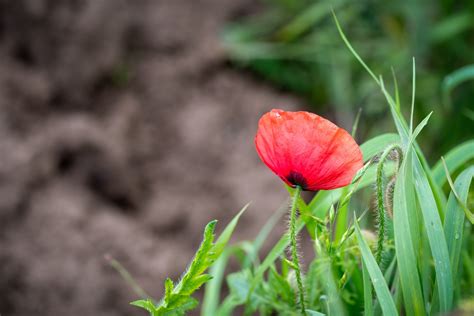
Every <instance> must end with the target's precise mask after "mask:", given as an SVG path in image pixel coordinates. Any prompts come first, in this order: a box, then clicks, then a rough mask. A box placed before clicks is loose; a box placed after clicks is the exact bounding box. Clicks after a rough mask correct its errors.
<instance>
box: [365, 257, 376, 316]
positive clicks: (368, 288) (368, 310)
mask: <svg viewBox="0 0 474 316" xmlns="http://www.w3.org/2000/svg"><path fill="white" fill-rule="evenodd" d="M362 278H363V281H364V316H373V315H374V307H373V305H372V283H371V282H370V276H369V271H367V267H366V265H365V263H364V262H362Z"/></svg>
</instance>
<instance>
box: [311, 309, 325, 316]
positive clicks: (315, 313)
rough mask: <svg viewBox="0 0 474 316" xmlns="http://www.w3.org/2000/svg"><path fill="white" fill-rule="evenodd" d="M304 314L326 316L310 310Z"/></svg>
mask: <svg viewBox="0 0 474 316" xmlns="http://www.w3.org/2000/svg"><path fill="white" fill-rule="evenodd" d="M306 314H308V315H309V316H325V315H326V314H323V313H320V312H317V311H313V310H312V309H307V310H306Z"/></svg>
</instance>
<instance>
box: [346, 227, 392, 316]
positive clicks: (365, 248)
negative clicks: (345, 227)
mask: <svg viewBox="0 0 474 316" xmlns="http://www.w3.org/2000/svg"><path fill="white" fill-rule="evenodd" d="M355 232H356V235H357V241H358V242H359V247H360V251H361V253H362V259H363V260H364V266H365V267H366V268H367V272H368V273H369V276H370V279H371V281H372V284H373V286H374V290H375V293H376V294H377V298H378V300H379V303H380V306H381V307H382V311H383V314H384V315H394V316H397V315H398V312H397V308H396V307H395V303H394V301H393V298H392V296H391V294H390V290H389V289H388V286H387V283H386V282H385V278H384V276H383V274H382V271H380V268H379V266H378V265H377V262H376V261H375V258H374V256H373V255H372V252H371V251H370V248H369V245H367V242H366V241H365V239H364V237H363V236H362V233H361V231H360V227H359V224H358V221H355ZM364 293H365V291H364ZM364 299H365V300H367V299H368V300H369V301H371V300H372V299H371V297H369V298H367V297H365V298H364ZM370 303H371V302H370ZM365 306H366V307H367V302H366V305H365ZM369 310H370V308H369Z"/></svg>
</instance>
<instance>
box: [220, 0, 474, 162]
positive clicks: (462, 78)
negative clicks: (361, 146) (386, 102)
mask: <svg viewBox="0 0 474 316" xmlns="http://www.w3.org/2000/svg"><path fill="white" fill-rule="evenodd" d="M262 2H264V7H263V10H260V11H258V14H256V15H254V16H250V17H245V18H241V19H240V20H238V21H236V22H234V23H232V24H229V25H228V27H227V28H226V29H225V30H224V32H223V36H222V37H223V42H224V44H225V47H226V48H227V51H228V53H229V55H230V57H231V59H232V60H234V61H235V63H236V64H237V65H241V66H243V67H247V68H250V69H251V70H253V71H254V72H255V73H257V74H259V75H260V76H262V77H263V78H265V79H267V80H269V81H271V82H273V83H274V84H275V85H277V86H279V87H283V88H285V89H288V90H291V91H293V92H296V93H298V94H300V95H302V96H304V97H306V99H307V100H308V101H309V103H310V104H311V105H312V106H314V107H315V108H317V111H318V112H319V113H324V112H326V111H329V112H330V113H333V114H335V116H336V118H338V119H339V121H341V122H344V123H346V124H348V122H350V118H351V116H352V115H353V114H352V113H356V112H357V108H359V107H361V105H363V108H364V111H363V119H365V120H368V121H370V122H374V123H375V122H377V123H375V124H373V123H372V124H362V125H361V131H362V133H363V135H368V134H371V135H374V134H376V133H377V132H378V131H380V130H385V126H386V124H387V123H389V122H388V120H387V119H388V117H387V116H386V115H385V114H386V113H387V108H386V107H384V106H383V102H381V101H382V98H381V97H383V95H380V94H378V93H377V91H376V89H375V88H374V86H373V85H372V82H371V80H370V78H369V77H367V76H366V74H365V73H364V72H363V71H361V69H360V68H359V67H358V65H357V62H356V61H355V60H354V59H353V58H351V56H350V55H348V54H347V53H346V52H345V51H344V47H342V46H341V45H340V39H339V37H338V35H337V30H336V29H335V28H334V22H333V20H332V17H331V8H332V9H334V11H335V12H337V15H338V17H339V19H340V21H341V22H342V23H343V24H344V25H345V29H346V33H347V36H348V37H349V38H350V39H351V42H352V43H353V44H354V47H357V49H358V51H360V52H361V53H362V54H363V56H364V59H365V60H367V61H368V62H369V63H370V64H371V65H374V67H375V68H374V73H376V74H379V73H381V74H387V75H391V67H392V66H393V65H398V67H400V66H401V67H402V70H404V71H402V72H401V73H400V74H399V75H400V77H401V80H400V85H399V87H398V89H399V90H400V91H409V90H410V89H411V87H412V85H411V83H410V79H411V78H410V73H409V71H406V70H408V69H409V68H410V67H411V65H410V64H409V61H410V59H411V58H412V56H414V57H415V58H416V59H417V60H418V61H419V62H418V64H417V66H418V73H419V74H421V75H422V76H420V78H419V79H418V83H417V95H416V99H415V103H416V106H417V108H418V109H419V110H420V112H419V113H418V114H419V115H420V117H421V115H423V114H422V113H424V112H427V111H428V110H429V109H430V108H431V107H435V109H436V112H437V113H442V114H443V116H441V117H442V118H448V119H447V120H446V119H441V118H435V119H433V121H432V122H431V125H430V126H431V127H430V129H429V130H427V131H425V133H424V134H425V135H422V137H423V138H422V140H423V144H426V145H425V147H426V148H430V149H431V150H432V151H433V153H436V154H441V153H443V152H445V151H446V150H448V149H449V148H451V147H453V145H454V144H455V143H457V142H459V141H464V140H467V139H469V138H472V137H474V130H473V129H467V128H465V127H466V126H468V125H469V124H471V125H472V117H474V114H473V112H472V106H471V105H472V99H473V98H474V80H473V78H474V66H473V65H474V54H472V51H473V44H472V43H473V42H472V31H473V29H474V3H473V2H472V1H468V0H462V1H450V0H436V1H412V0H399V1H391V2H390V3H387V1H383V0H375V1H368V0H361V1H349V0H321V1H314V0H286V1H281V0H266V1H262ZM394 84H395V83H394ZM402 98H403V96H402ZM402 101H403V100H402ZM469 108H470V109H471V111H469V110H468V109H469ZM348 117H349V119H348ZM420 117H418V118H420ZM374 127H375V129H374ZM371 128H372V130H371ZM433 158H435V157H433ZM433 160H435V159H433Z"/></svg>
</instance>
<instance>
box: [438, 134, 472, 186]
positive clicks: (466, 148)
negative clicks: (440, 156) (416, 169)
mask: <svg viewBox="0 0 474 316" xmlns="http://www.w3.org/2000/svg"><path fill="white" fill-rule="evenodd" d="M444 159H445V161H446V166H447V167H448V171H449V173H451V174H452V173H454V172H456V170H458V169H459V168H460V167H462V166H463V165H464V164H465V163H466V162H468V161H469V160H471V159H474V140H469V141H467V142H465V143H463V144H461V145H459V146H456V147H454V148H453V149H451V150H450V151H449V152H448V153H447V154H446V155H445V156H444ZM433 178H434V181H435V182H436V183H437V184H438V186H440V187H442V186H444V185H445V184H446V181H447V179H446V173H445V172H444V167H443V162H442V161H441V160H440V161H438V162H437V163H436V165H435V166H434V167H433Z"/></svg>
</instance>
